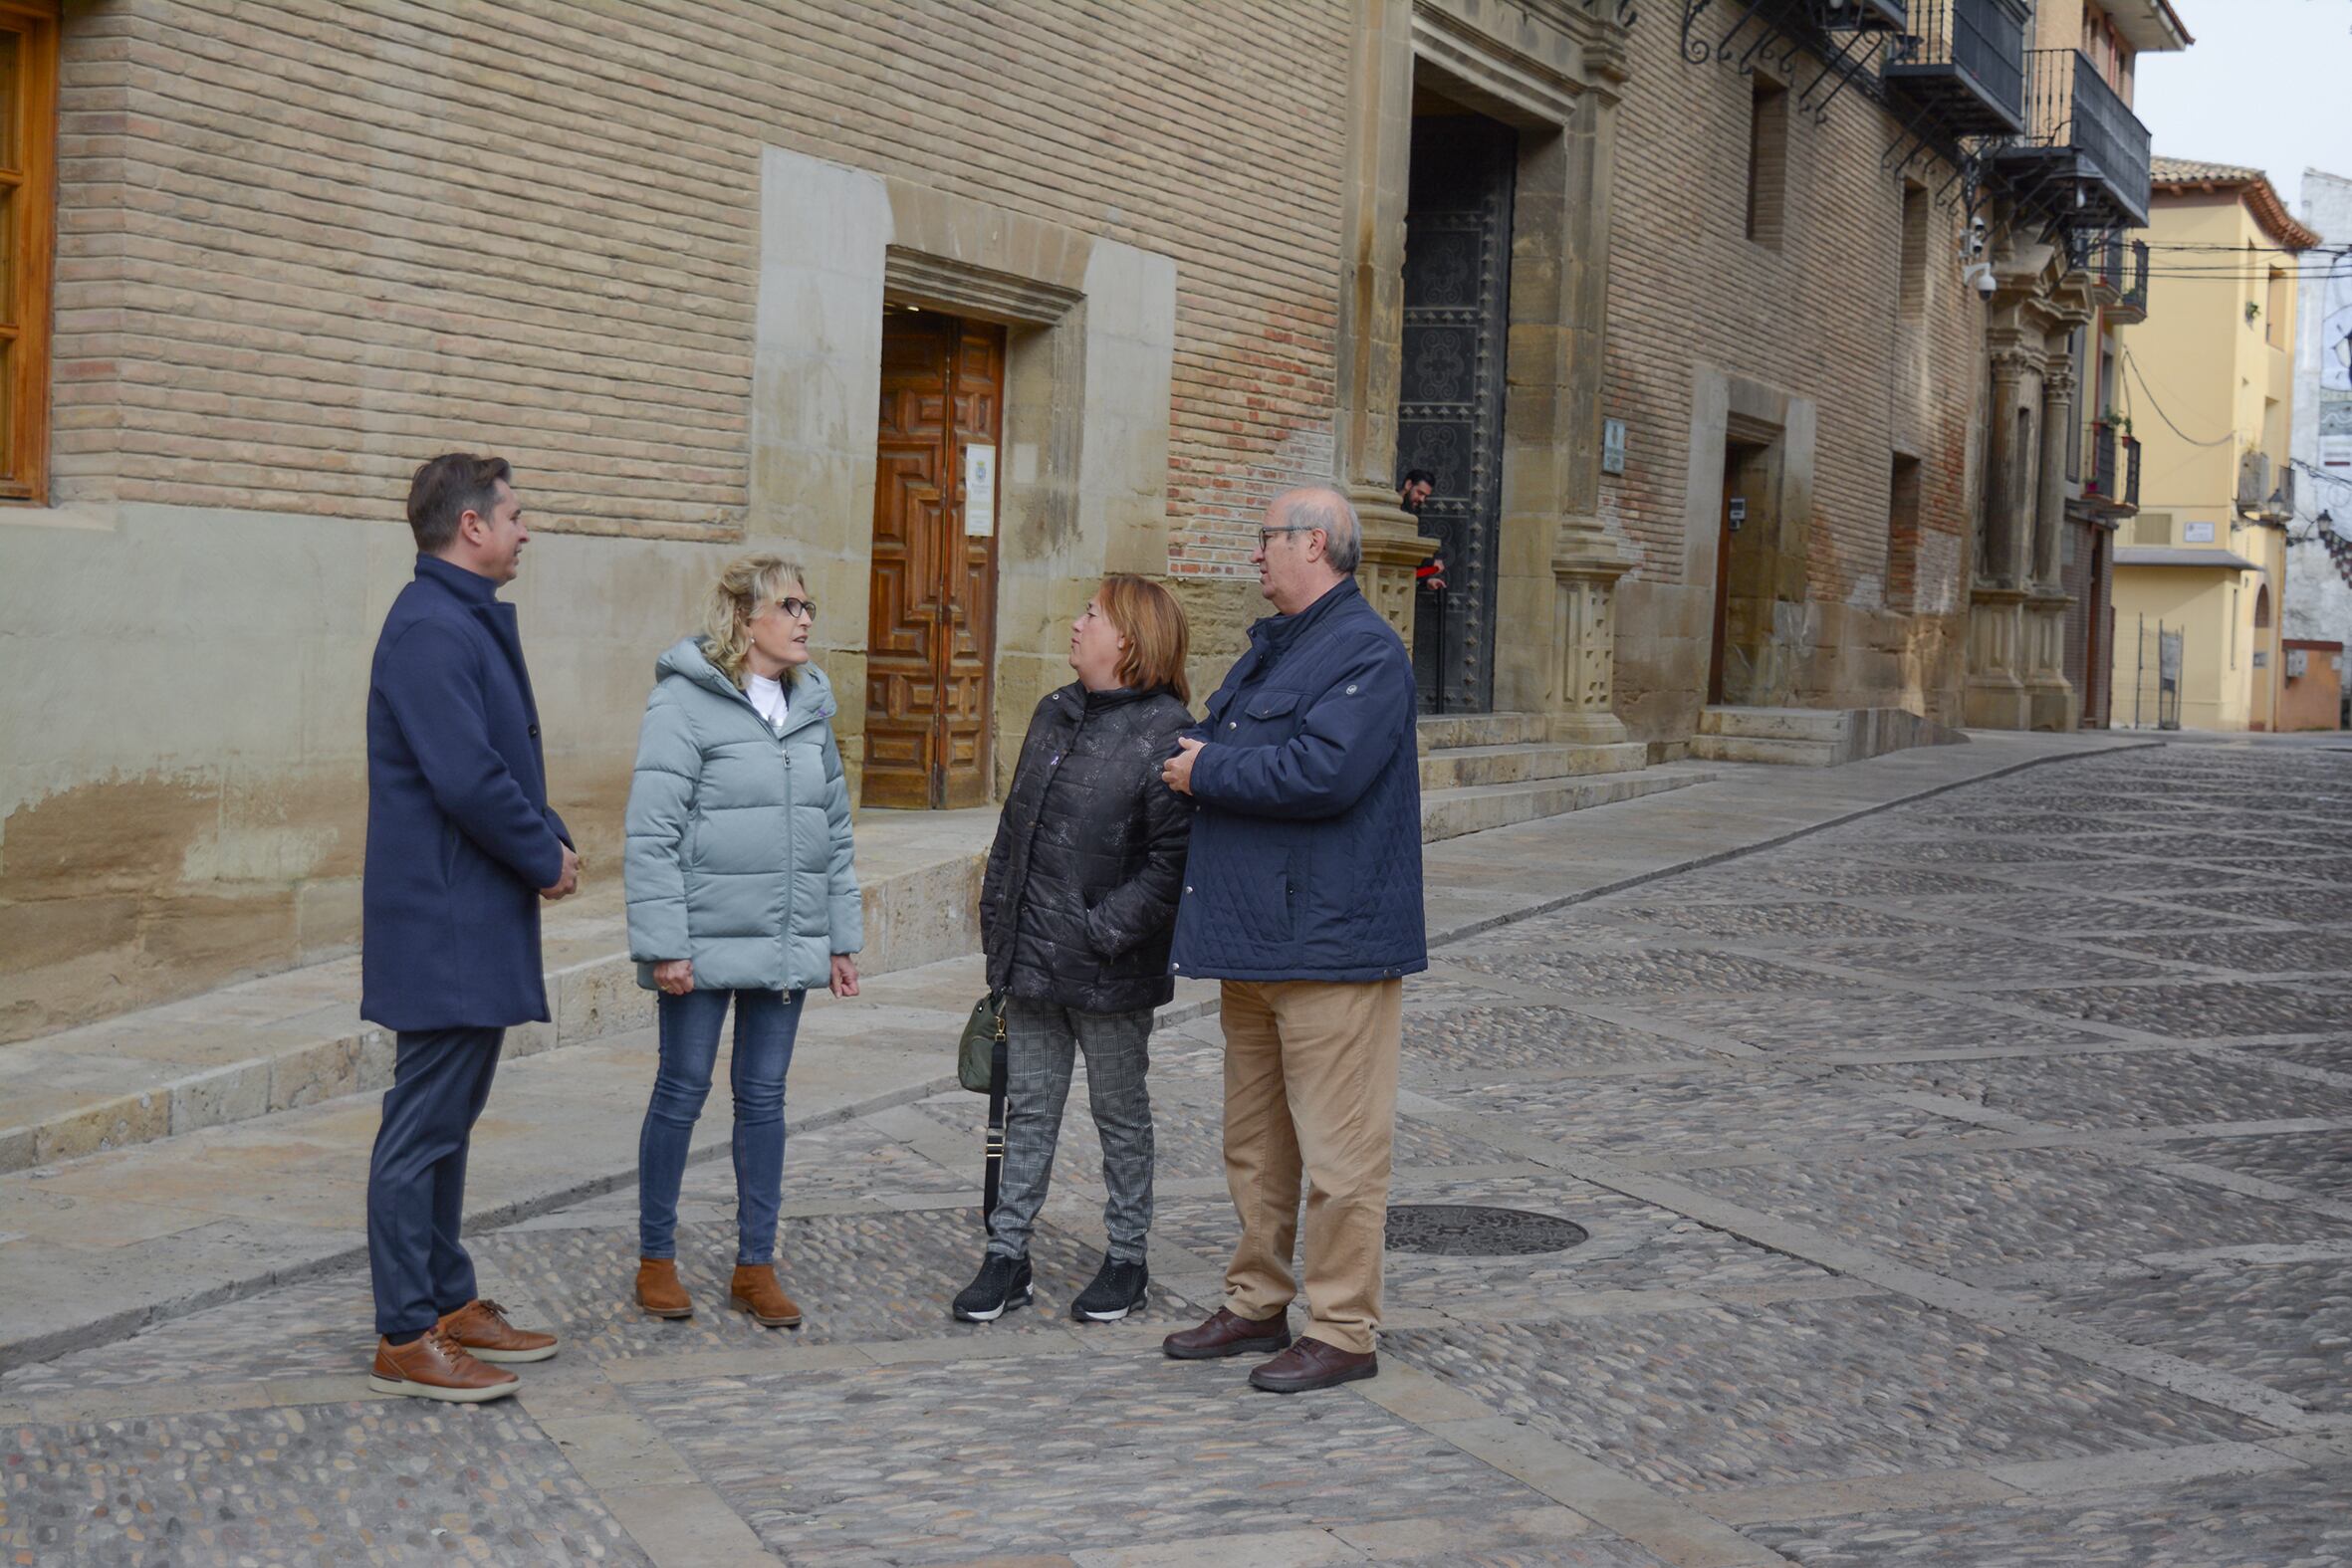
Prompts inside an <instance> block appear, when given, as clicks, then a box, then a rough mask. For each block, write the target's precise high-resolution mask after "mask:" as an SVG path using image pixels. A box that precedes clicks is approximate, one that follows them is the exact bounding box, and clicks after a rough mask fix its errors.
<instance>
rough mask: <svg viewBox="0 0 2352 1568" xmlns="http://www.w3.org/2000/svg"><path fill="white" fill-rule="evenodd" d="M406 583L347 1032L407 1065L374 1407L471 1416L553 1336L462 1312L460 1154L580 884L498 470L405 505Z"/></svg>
mask: <svg viewBox="0 0 2352 1568" xmlns="http://www.w3.org/2000/svg"><path fill="white" fill-rule="evenodd" d="M408 527H409V529H410V531H411V532H412V533H414V534H415V536H416V551H417V555H416V579H415V580H414V581H412V582H410V583H409V584H408V586H406V587H405V588H402V589H401V590H400V596H399V597H398V598H396V599H394V600H393V601H392V608H391V612H390V613H389V614H388V615H386V616H385V617H384V623H383V633H382V635H381V636H380V637H379V638H378V639H377V641H376V645H375V664H374V669H373V672H372V676H371V680H370V684H369V688H368V693H367V859H366V866H365V875H364V880H363V883H362V890H361V921H362V934H361V941H360V957H359V964H360V972H361V978H360V1000H359V1013H360V1015H361V1016H362V1017H364V1018H367V1019H368V1020H369V1021H371V1022H374V1023H379V1024H381V1025H383V1026H384V1027H385V1028H388V1029H391V1030H393V1031H395V1033H396V1035H397V1044H398V1055H397V1057H396V1060H395V1064H394V1066H393V1069H392V1086H391V1088H390V1089H388V1090H386V1091H385V1093H384V1097H383V1124H382V1126H381V1127H380V1128H379V1129H378V1131H377V1132H376V1135H375V1153H374V1157H373V1159H372V1160H371V1161H370V1162H369V1165H368V1170H367V1264H368V1269H369V1272H370V1274H371V1276H372V1278H373V1280H374V1285H375V1330H376V1333H377V1334H378V1335H380V1336H381V1338H379V1339H378V1340H377V1342H376V1347H375V1363H374V1366H373V1367H372V1369H371V1370H370V1372H369V1375H368V1378H367V1383H368V1386H369V1387H370V1388H372V1389H374V1390H376V1391H377V1392H378V1393H383V1394H406V1395H414V1396H416V1397H418V1398H422V1399H436V1400H452V1401H457V1402H460V1403H466V1404H472V1403H476V1402H479V1401H482V1400H491V1399H499V1398H502V1397H504V1396H506V1395H509V1394H512V1393H514V1392H515V1389H516V1387H517V1383H516V1379H515V1375H514V1374H513V1373H511V1372H506V1371H502V1370H500V1369H499V1368H498V1367H495V1366H486V1365H484V1363H485V1362H500V1361H544V1360H546V1359H547V1358H548V1357H550V1356H552V1355H554V1354H555V1353H556V1340H555V1336H553V1335H550V1334H534V1333H529V1332H526V1331H524V1330H522V1329H518V1328H516V1327H515V1326H514V1325H513V1324H511V1323H509V1322H508V1321H507V1318H506V1313H505V1310H504V1309H503V1308H501V1307H500V1306H499V1304H498V1303H497V1302H495V1301H485V1300H482V1299H480V1298H479V1297H477V1296H476V1295H475V1293H474V1265H473V1260H472V1259H471V1258H469V1257H467V1256H466V1250H465V1247H464V1246H463V1245H462V1244H461V1243H460V1242H459V1240H458V1230H459V1227H460V1224H461V1222H462V1221H463V1219H464V1215H465V1164H466V1146H467V1144H468V1142H469V1140H470V1139H471V1138H472V1136H473V1129H474V1122H475V1119H476V1118H478V1117H479V1116H480V1115H481V1114H482V1106H483V1103H484V1102H485V1101H486V1100H487V1099H488V1098H489V1097H490V1078H491V1075H492V1073H494V1072H495V1071H496V1070H497V1067H498V1051H499V1046H500V1044H501V1042H502V1041H503V1039H504V1037H505V1034H506V1029H507V1026H508V1025H509V1024H515V1023H524V1022H529V1021H532V1020H544V1019H545V1018H546V1017H547V1015H548V1005H547V983H546V981H545V979H544V978H543V976H542V974H541V971H540V960H539V904H540V900H542V899H546V900H549V901H551V902H552V901H554V900H556V899H559V898H564V897H566V896H568V895H569V894H571V893H572V892H573V890H574V889H575V888H577V887H578V886H579V884H580V856H579V855H578V854H577V853H575V852H574V850H573V847H572V835H571V834H570V833H569V832H567V831H566V830H565V827H564V822H563V819H562V818H561V817H559V816H557V815H556V813H555V812H554V811H552V810H550V809H549V808H548V802H547V767H546V763H545V760H544V759H543V757H542V755H541V751H540V742H539V709H538V707H537V705H536V704H535V703H534V702H533V701H532V696H531V676H530V672H529V671H528V670H526V669H525V668H524V666H523V643H522V639H521V637H520V635H519V634H518V632H517V630H516V625H515V608H514V606H513V605H511V604H506V603H501V602H500V600H499V597H498V590H499V588H500V587H502V586H504V585H505V584H506V583H509V582H512V581H514V579H515V572H516V570H517V567H518V565H519V563H520V562H521V560H522V557H523V547H524V546H525V545H526V544H528V543H529V542H530V538H531V536H530V534H529V532H528V531H527V530H526V529H525V528H524V526H523V505H522V503H521V502H520V501H518V500H517V499H516V498H515V491H514V486H513V484H512V475H511V473H510V472H509V470H508V468H507V464H506V460H505V459H503V458H496V457H476V456H474V455H473V454H471V453H467V452H451V453H448V454H446V455H444V456H441V457H436V458H434V459H433V460H432V461H431V462H429V463H427V464H425V465H424V466H423V467H422V468H419V469H418V470H417V471H416V477H415V479H414V481H413V482H411V484H410V485H409V489H408Z"/></svg>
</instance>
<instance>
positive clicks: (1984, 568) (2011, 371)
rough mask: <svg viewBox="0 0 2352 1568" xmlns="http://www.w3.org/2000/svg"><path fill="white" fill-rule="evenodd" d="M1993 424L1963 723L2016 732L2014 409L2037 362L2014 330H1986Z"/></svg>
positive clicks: (2027, 487) (2022, 403)
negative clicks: (1990, 343) (1989, 335)
mask: <svg viewBox="0 0 2352 1568" xmlns="http://www.w3.org/2000/svg"><path fill="white" fill-rule="evenodd" d="M1993 336H1994V347H1993V409H1992V413H1991V415H1990V418H1991V423H1992V428H1991V429H1989V430H1988V431H1987V432H1986V437H1985V505H1984V523H1983V528H1982V531H1981V533H1980V534H1979V537H1978V549H1977V569H1976V584H1975V586H1974V587H1973V588H1972V589H1971V590H1970V593H1969V677H1968V688H1967V692H1966V696H1965V710H1966V716H1967V719H1968V722H1969V724H1970V725H1972V726H1974V727H1977V728H1981V729H1989V730H2022V729H2024V728H2025V727H2026V725H2027V723H2028V722H2029V720H2030V718H2031V712H2032V710H2031V705H2030V703H2029V702H2028V700H2027V698H2026V694H2025V682H2024V677H2023V674H2022V662H2021V654H2022V652H2023V648H2022V641H2023V628H2022V624H2021V622H2022V616H2023V605H2024V602H2025V582H2026V578H2027V576H2028V574H2029V564H2030V562H2029V552H2030V548H2031V529H2032V523H2031V519H2032V509H2033V499H2034V498H2033V488H2032V479H2033V466H2034V465H2033V457H2034V454H2033V451H2032V446H2031V441H2030V432H2026V433H2025V439H2020V433H2019V430H2018V419H2017V415H2018V413H2019V412H2020V411H2021V410H2024V409H2026V408H2028V407H2029V406H2031V405H2030V404H2028V402H2027V401H2026V389H2025V375H2026V371H2027V369H2028V368H2029V367H2038V364H2039V356H2037V355H2031V354H2028V353H2027V352H2026V351H2025V349H2024V347H2023V346H2022V344H2020V343H2019V342H2018V341H2017V338H2016V336H2015V334H2014V333H2013V332H2011V333H1999V332H1997V333H1995V334H1994V335H1993Z"/></svg>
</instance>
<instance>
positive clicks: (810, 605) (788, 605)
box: [776, 595, 817, 620]
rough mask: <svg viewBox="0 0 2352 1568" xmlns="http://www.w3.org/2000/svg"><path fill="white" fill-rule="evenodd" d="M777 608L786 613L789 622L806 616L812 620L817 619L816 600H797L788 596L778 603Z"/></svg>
mask: <svg viewBox="0 0 2352 1568" xmlns="http://www.w3.org/2000/svg"><path fill="white" fill-rule="evenodd" d="M776 607H777V608H778V609H780V610H782V611H784V615H785V619H787V620H799V619H800V618H801V617H802V616H804V615H806V616H808V617H809V618H810V619H811V620H815V619H816V618H817V601H816V600H815V599H796V598H793V597H791V596H790V595H787V596H786V597H784V598H781V599H778V600H777V601H776Z"/></svg>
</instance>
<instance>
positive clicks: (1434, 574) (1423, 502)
mask: <svg viewBox="0 0 2352 1568" xmlns="http://www.w3.org/2000/svg"><path fill="white" fill-rule="evenodd" d="M1436 489H1437V475H1435V474H1433V473H1431V472H1430V471H1429V470H1428V469H1426V468H1408V469H1406V470H1405V477H1404V479H1403V481H1402V482H1400V483H1399V484H1398V485H1397V487H1396V504H1397V505H1398V506H1400V507H1402V508H1404V509H1405V510H1406V511H1407V512H1410V513H1411V514H1412V515H1413V522H1414V523H1415V525H1416V526H1418V525H1419V524H1420V522H1421V509H1422V508H1423V507H1425V506H1427V505H1429V497H1430V493H1431V492H1432V491H1434V490H1436ZM1421 537H1422V538H1423V539H1434V540H1436V541H1437V542H1438V547H1437V550H1436V552H1435V553H1434V554H1432V555H1431V556H1430V558H1429V559H1428V560H1425V561H1423V562H1421V564H1420V565H1419V566H1416V567H1415V568H1414V569H1413V581H1414V585H1415V586H1417V587H1419V588H1420V589H1421V591H1422V592H1424V593H1439V592H1443V591H1444V589H1445V586H1446V546H1445V536H1444V535H1443V534H1442V533H1440V534H1432V533H1430V532H1429V530H1427V529H1426V528H1424V529H1422V530H1421Z"/></svg>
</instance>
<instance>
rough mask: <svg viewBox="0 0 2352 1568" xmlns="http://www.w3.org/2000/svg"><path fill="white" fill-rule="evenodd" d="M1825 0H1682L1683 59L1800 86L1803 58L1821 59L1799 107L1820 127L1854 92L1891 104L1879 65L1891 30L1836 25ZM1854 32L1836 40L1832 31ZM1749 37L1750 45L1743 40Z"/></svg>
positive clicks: (1746, 40)
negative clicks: (1833, 108) (1832, 109)
mask: <svg viewBox="0 0 2352 1568" xmlns="http://www.w3.org/2000/svg"><path fill="white" fill-rule="evenodd" d="M1829 14H1830V8H1829V7H1828V6H1827V5H1826V4H1825V0H1720V3H1719V0H1682V44H1681V49H1682V58H1683V59H1684V60H1685V61H1686V62H1688V63H1689V64H1691V65H1694V66H1704V65H1709V64H1714V65H1720V66H1726V67H1729V68H1731V69H1732V70H1735V71H1737V72H1738V73H1739V74H1740V75H1741V76H1743V77H1750V76H1754V75H1756V74H1757V73H1758V71H1759V70H1763V71H1766V72H1768V73H1770V74H1771V75H1772V76H1773V77H1775V78H1777V79H1778V80H1780V81H1782V82H1786V83H1790V84H1793V83H1794V82H1795V81H1796V78H1797V74H1798V57H1799V56H1802V55H1806V54H1810V55H1812V56H1813V57H1814V58H1815V59H1817V60H1819V61H1820V62H1821V67H1820V69H1819V70H1818V71H1816V72H1815V73H1813V78H1812V80H1811V81H1810V82H1807V83H1806V84H1805V86H1804V89H1803V91H1802V92H1799V93H1798V94H1797V95H1796V106H1797V108H1799V109H1801V110H1804V111H1805V112H1808V113H1810V114H1811V115H1812V118H1813V123H1814V124H1815V125H1817V126H1818V125H1825V124H1827V123H1828V122H1829V106H1830V105H1832V104H1834V103H1836V102H1837V100H1838V98H1839V96H1840V95H1842V94H1844V93H1846V92H1847V91H1848V90H1851V91H1853V92H1856V93H1859V94H1861V95H1862V96H1863V97H1864V98H1867V99H1870V100H1872V101H1873V102H1877V103H1884V102H1885V90H1884V88H1883V86H1882V85H1881V82H1880V79H1879V73H1878V70H1877V66H1878V62H1879V60H1880V58H1881V56H1882V55H1883V54H1884V52H1885V51H1886V50H1887V49H1888V48H1890V47H1892V46H1891V44H1890V42H1889V38H1890V35H1888V34H1886V33H1883V32H1880V31H1876V30H1873V29H1868V28H1860V27H1856V28H1850V29H1846V28H1839V29H1832V28H1831V27H1830V26H1829V22H1828V18H1829ZM1833 31H1842V32H1845V33H1846V34H1847V37H1846V38H1845V40H1844V41H1843V42H1842V43H1833V42H1832V40H1831V33H1832V32H1833ZM1743 40H1745V42H1743Z"/></svg>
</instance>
